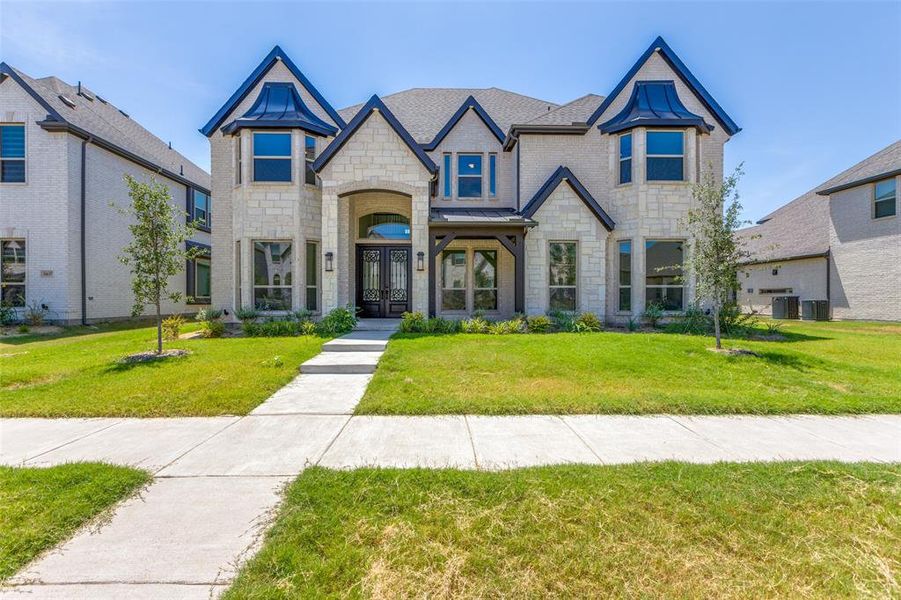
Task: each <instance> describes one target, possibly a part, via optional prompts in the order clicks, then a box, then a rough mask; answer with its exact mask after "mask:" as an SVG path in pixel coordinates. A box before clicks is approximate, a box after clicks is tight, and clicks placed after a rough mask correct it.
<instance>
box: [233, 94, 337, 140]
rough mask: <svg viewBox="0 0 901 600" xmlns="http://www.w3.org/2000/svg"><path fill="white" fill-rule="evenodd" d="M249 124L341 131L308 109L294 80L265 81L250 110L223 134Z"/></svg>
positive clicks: (333, 132)
mask: <svg viewBox="0 0 901 600" xmlns="http://www.w3.org/2000/svg"><path fill="white" fill-rule="evenodd" d="M245 127H253V128H255V129H260V128H267V127H279V128H285V127H297V128H299V129H303V130H305V131H309V132H311V133H318V134H320V135H326V136H332V135H335V134H336V133H338V128H337V127H334V126H333V125H329V124H328V123H326V122H325V121H323V120H322V119H320V118H319V117H317V116H316V115H314V114H313V113H312V112H311V111H310V109H309V108H307V106H306V104H304V103H303V100H302V99H301V98H300V94H299V93H298V92H297V88H295V87H294V84H293V83H282V82H272V81H269V82H266V83H264V84H263V89H262V90H260V95H259V96H257V100H256V102H254V104H253V106H251V107H250V110H248V111H247V112H246V113H245V114H244V116H243V117H241V118H239V119H235V120H234V121H232V122H231V123H229V124H228V125H226V126H225V127H223V128H222V133H225V134H229V133H232V132H234V131H237V130H238V129H242V128H245Z"/></svg>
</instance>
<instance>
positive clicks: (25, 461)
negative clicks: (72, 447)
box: [22, 419, 125, 465]
mask: <svg viewBox="0 0 901 600" xmlns="http://www.w3.org/2000/svg"><path fill="white" fill-rule="evenodd" d="M124 422H125V419H119V420H118V421H115V422H113V423H110V424H109V425H107V426H106V427H101V428H100V429H95V430H94V431H91V432H89V433H86V434H84V435H83V436H80V437H77V438H73V439H71V440H69V441H68V442H64V443H62V444H60V445H59V446H56V447H55V448H50V449H49V450H45V451H44V452H38V453H37V454H35V455H34V456H28V457H26V458H25V459H24V460H23V461H22V464H23V465H24V464H25V463H28V462H31V461H33V460H34V459H36V458H40V457H41V456H44V455H45V454H48V453H50V452H53V451H55V450H59V449H60V448H64V447H66V446H68V445H69V444H74V443H75V442H80V441H81V440H83V439H86V438H89V437H91V436H92V435H96V434H98V433H100V432H101V431H106V430H107V429H110V428H112V427H115V426H116V425H121V424H122V423H124Z"/></svg>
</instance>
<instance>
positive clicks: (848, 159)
mask: <svg viewBox="0 0 901 600" xmlns="http://www.w3.org/2000/svg"><path fill="white" fill-rule="evenodd" d="M899 31H901V2H898V1H897V0H895V1H892V2H731V1H722V2H717V3H702V2H627V3H621V2H579V3H562V2H529V3H508V2H478V3H475V2H454V3H445V2H420V3H374V2H369V3H351V2H328V3H301V2H292V3H271V2H162V1H160V2H104V3H98V2H78V1H76V2H64V3H55V2H54V3H51V2H41V1H35V0H29V1H27V2H18V1H7V0H0V59H2V60H3V61H5V62H7V63H9V64H11V65H12V66H14V67H16V68H18V69H20V70H22V71H24V72H26V73H28V74H29V75H31V76H33V77H43V76H46V75H56V76H57V77H60V78H61V79H63V80H65V81H67V82H69V83H73V84H74V83H76V82H78V81H82V82H83V83H84V84H85V85H86V86H87V87H89V88H90V89H91V90H93V91H94V92H96V93H99V94H100V95H102V96H103V97H104V98H106V99H108V100H109V101H110V102H112V103H113V104H115V105H116V106H118V107H119V108H121V109H123V110H124V111H126V112H127V113H129V114H130V115H131V116H132V118H134V119H136V120H137V121H138V122H139V123H141V124H142V125H143V126H144V127H146V128H147V129H149V130H150V131H152V132H153V133H155V134H156V135H157V136H158V137H160V138H162V139H163V140H165V141H171V142H172V145H173V146H174V147H175V148H176V149H177V150H179V151H180V152H182V153H183V154H184V155H186V156H187V157H188V158H189V159H191V160H192V161H194V162H195V163H197V164H198V165H200V166H201V167H203V168H205V169H207V170H208V169H209V162H210V158H209V144H208V142H207V140H206V138H205V137H204V136H203V135H202V134H200V133H199V132H198V129H199V128H200V127H201V126H203V125H204V124H205V123H206V122H207V120H209V118H210V117H211V116H212V115H213V114H214V113H215V112H216V110H217V109H218V108H219V107H220V106H221V105H222V104H223V103H224V102H225V101H226V100H227V99H228V97H229V96H230V95H231V94H232V93H233V92H234V91H235V89H236V88H237V87H238V86H239V85H240V84H241V83H242V82H243V81H244V79H245V78H246V77H247V76H248V75H249V74H250V72H251V71H252V70H253V69H254V68H255V67H256V66H257V64H259V62H260V61H261V60H262V59H263V57H265V56H266V54H267V53H268V52H269V51H270V50H271V49H272V47H273V46H274V45H276V44H278V45H280V46H281V47H282V48H283V49H284V50H285V51H286V52H287V53H288V55H289V56H290V57H291V58H292V60H293V61H294V62H295V63H296V64H297V65H298V66H299V67H300V69H301V70H302V71H303V72H304V73H305V74H306V75H307V77H308V78H309V79H310V80H311V81H312V82H313V84H314V85H315V86H316V87H317V88H318V89H319V91H320V92H322V94H323V95H324V96H325V97H326V98H327V99H328V101H329V102H330V103H331V104H332V105H333V106H334V107H335V108H343V107H345V106H350V105H352V104H357V103H359V102H364V101H365V100H367V99H368V98H369V97H370V96H371V95H372V94H374V93H375V94H379V95H387V94H390V93H392V92H396V91H400V90H404V89H407V88H411V87H476V88H478V87H492V86H496V87H500V88H504V89H508V90H512V91H515V92H518V93H522V94H526V95H530V96H534V97H537V98H541V99H544V100H550V101H552V102H557V103H563V102H567V101H569V100H572V99H574V98H577V97H579V96H582V95H584V94H586V93H589V92H590V93H596V94H600V95H607V94H608V93H609V92H610V91H611V90H612V89H613V88H614V87H615V86H616V84H617V83H618V82H619V80H620V79H621V78H622V77H623V76H624V75H625V73H626V71H627V70H628V69H629V68H630V67H631V66H632V64H633V63H634V62H635V61H636V60H637V59H638V57H639V56H640V55H641V53H642V52H643V51H644V50H645V48H647V46H648V45H649V44H650V43H651V42H652V41H653V40H654V38H655V37H656V36H658V35H662V36H663V37H664V39H665V40H666V41H667V43H668V44H669V45H670V47H671V48H673V50H675V52H676V53H677V54H678V55H679V56H680V57H681V58H682V60H683V62H685V63H686V64H687V65H688V67H689V68H690V69H691V70H692V72H693V73H694V74H695V76H696V77H697V78H698V79H699V80H700V81H701V83H702V84H703V85H704V86H705V87H706V88H707V90H708V91H709V92H710V93H711V94H712V95H713V97H714V98H716V100H717V101H718V102H719V104H720V105H721V106H722V107H723V108H724V109H725V110H726V112H727V113H728V114H729V115H730V116H731V117H732V118H733V120H735V121H736V122H737V123H738V124H739V126H740V127H742V129H743V130H742V131H741V132H740V133H738V134H737V135H736V136H735V137H733V138H732V140H730V141H729V143H728V144H727V145H726V169H727V172H728V171H729V170H731V169H733V168H734V167H735V166H736V165H738V164H739V163H741V164H743V168H744V172H745V175H744V177H743V178H742V181H741V184H740V186H739V187H740V192H741V201H742V203H743V205H744V207H745V209H744V217H745V218H746V219H750V220H757V219H759V218H760V217H762V216H764V215H765V214H767V213H769V212H770V211H772V210H774V209H775V208H778V207H779V206H781V205H782V204H785V203H786V202H788V201H790V200H792V199H794V198H796V197H797V196H799V195H801V194H803V193H804V192H806V191H808V190H809V189H811V188H813V187H815V186H816V185H818V184H819V183H821V182H823V181H825V180H827V179H829V178H830V177H832V176H834V175H836V174H837V173H839V172H841V171H842V170H844V169H846V168H848V167H850V166H851V165H853V164H854V163H856V162H858V161H860V160H862V159H864V158H866V157H867V156H869V155H871V154H873V153H875V152H876V151H878V150H880V149H882V148H883V147H885V146H887V145H889V144H890V143H892V142H894V141H896V140H898V139H899V138H901V43H899Z"/></svg>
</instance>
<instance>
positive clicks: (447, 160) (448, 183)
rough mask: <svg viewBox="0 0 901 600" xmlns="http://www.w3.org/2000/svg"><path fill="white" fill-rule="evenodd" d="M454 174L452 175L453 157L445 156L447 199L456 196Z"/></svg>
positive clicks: (445, 189) (445, 194)
mask: <svg viewBox="0 0 901 600" xmlns="http://www.w3.org/2000/svg"><path fill="white" fill-rule="evenodd" d="M453 177H454V175H453V173H451V155H450V154H445V155H444V194H443V196H444V197H445V198H450V197H451V196H453V195H454V181H453Z"/></svg>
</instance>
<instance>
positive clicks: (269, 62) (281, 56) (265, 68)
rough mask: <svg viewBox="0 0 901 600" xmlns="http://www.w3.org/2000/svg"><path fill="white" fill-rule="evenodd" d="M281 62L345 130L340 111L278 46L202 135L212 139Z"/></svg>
mask: <svg viewBox="0 0 901 600" xmlns="http://www.w3.org/2000/svg"><path fill="white" fill-rule="evenodd" d="M279 60H280V61H282V62H283V63H284V64H285V66H286V67H288V70H289V71H291V74H292V75H294V77H296V78H297V80H298V81H300V83H301V85H303V87H304V88H306V90H307V91H308V92H310V95H311V96H313V98H314V99H315V100H316V102H318V103H319V105H320V106H321V107H322V108H323V109H324V110H325V112H327V113H328V115H329V116H330V117H331V118H332V120H333V121H334V122H335V123H337V124H338V127H339V128H340V129H343V128H344V127H345V125H346V124H345V122H344V119H342V118H341V115H339V114H338V111H336V110H335V109H334V108H333V107H332V105H331V104H329V103H328V101H327V100H326V99H325V98H324V97H323V96H322V94H320V93H319V90H317V89H316V86H314V85H313V84H312V83H311V82H310V80H309V79H307V78H306V76H305V75H304V74H303V73H302V72H301V71H300V69H298V68H297V65H295V64H294V63H293V62H292V61H291V59H290V58H288V55H287V54H285V52H284V51H283V50H282V49H281V48H280V47H279V46H276V47H275V48H273V49H272V51H271V52H270V53H269V54H268V55H266V58H264V59H263V62H261V63H260V64H259V65H258V66H257V68H256V69H254V70H253V72H252V73H251V74H250V76H249V77H248V78H247V79H245V80H244V83H242V84H241V87H239V88H238V89H237V90H236V91H235V93H234V94H232V95H231V98H229V99H228V101H226V103H225V104H223V105H222V108H220V109H219V110H218V111H216V114H215V115H213V118H212V119H210V120H209V122H208V123H207V124H206V125H204V126H203V127H202V128H201V129H200V133H202V134H203V135H205V136H207V137H210V136H211V135H212V134H213V132H214V131H216V129H217V128H218V127H219V126H220V125H222V122H223V121H224V120H225V117H227V116H228V115H229V113H230V112H231V111H233V110H234V109H235V107H236V106H237V105H238V104H239V103H240V102H241V101H242V100H244V98H245V97H247V94H249V93H250V91H251V90H252V89H253V88H254V86H256V84H257V83H259V82H260V80H261V79H262V78H263V76H264V75H265V74H266V73H267V72H269V69H271V68H272V66H273V65H274V64H275V63H276V61H279Z"/></svg>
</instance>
